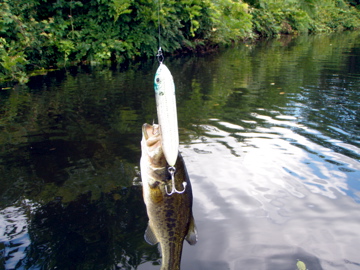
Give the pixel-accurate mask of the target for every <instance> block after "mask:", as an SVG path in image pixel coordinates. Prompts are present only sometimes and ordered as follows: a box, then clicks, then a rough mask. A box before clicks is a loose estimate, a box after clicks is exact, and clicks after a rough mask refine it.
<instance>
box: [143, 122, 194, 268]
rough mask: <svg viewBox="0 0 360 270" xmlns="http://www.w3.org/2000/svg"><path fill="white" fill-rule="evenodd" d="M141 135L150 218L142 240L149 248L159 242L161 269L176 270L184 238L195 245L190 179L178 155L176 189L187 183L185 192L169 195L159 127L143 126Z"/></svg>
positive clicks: (168, 179)
mask: <svg viewBox="0 0 360 270" xmlns="http://www.w3.org/2000/svg"><path fill="white" fill-rule="evenodd" d="M142 132H143V137H142V141H141V151H142V155H141V161H140V169H141V179H142V185H143V196H144V202H145V204H146V210H147V214H148V217H149V224H148V228H147V229H146V232H145V240H146V241H147V242H148V243H149V244H151V245H155V244H157V243H160V249H161V254H162V265H161V270H177V269H180V261H181V254H182V247H183V242H184V239H186V241H187V242H188V243H189V244H190V245H195V244H196V242H197V232H196V227H195V222H194V218H193V214H192V190H191V184H190V180H189V176H188V173H187V170H186V167H185V163H184V160H183V158H182V156H181V154H180V153H178V158H177V162H176V164H175V166H176V173H175V185H176V187H177V188H179V187H181V184H182V183H183V182H186V183H187V185H186V190H185V191H184V193H182V194H178V193H174V194H172V195H168V194H167V192H166V188H165V187H166V186H168V185H171V181H170V178H171V176H170V173H169V172H168V168H167V162H166V159H165V156H164V153H163V149H162V146H161V139H162V138H161V133H160V130H159V126H158V125H149V124H144V125H143V127H142Z"/></svg>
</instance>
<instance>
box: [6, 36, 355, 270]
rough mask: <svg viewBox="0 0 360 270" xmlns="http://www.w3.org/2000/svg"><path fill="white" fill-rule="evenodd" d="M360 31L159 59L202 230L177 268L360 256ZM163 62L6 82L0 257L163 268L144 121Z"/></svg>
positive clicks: (346, 260)
mask: <svg viewBox="0 0 360 270" xmlns="http://www.w3.org/2000/svg"><path fill="white" fill-rule="evenodd" d="M359 48H360V44H359V35H358V33H355V32H354V33H343V34H341V35H339V34H335V35H329V36H327V35H326V36H325V35H324V36H313V37H312V36H310V37H298V38H286V39H279V40H272V41H264V42H262V43H259V44H242V45H239V46H237V47H234V48H230V49H226V50H223V51H220V52H218V53H215V54H212V55H208V56H206V57H183V58H176V59H166V64H167V66H168V67H169V69H170V70H171V72H172V74H173V76H174V80H175V85H176V91H177V103H178V116H179V127H180V130H179V131H180V141H181V152H182V155H183V156H184V159H185V162H186V165H187V168H188V171H189V175H190V178H191V182H192V185H193V193H194V207H193V210H194V216H196V223H197V226H198V231H199V242H198V244H197V245H196V246H195V247H189V246H188V245H184V250H183V253H184V254H183V256H182V269H196V270H197V269H206V270H223V269H232V270H237V269H258V270H270V269H284V270H288V269H296V262H297V261H298V260H301V261H303V262H305V263H306V266H307V268H308V269H309V270H314V269H315V270H316V269H326V270H332V269H350V270H353V269H354V270H355V269H360V262H359V261H358V257H357V256H358V255H357V253H356V252H355V251H357V250H358V248H359V247H360V246H359V243H358V241H357V240H354V239H358V238H359V237H360V236H359V231H360V228H359V224H360V223H359V222H360V220H359V218H358V214H357V213H358V211H359V202H360V184H359V179H360V173H359V172H360V165H359V162H360V155H359V148H360V135H359V134H360V122H359V119H360V115H359V113H360V107H359V104H360V92H359V89H360V75H359V72H360V65H359V63H360V55H359V52H360V51H359ZM157 65H158V63H157V62H156V61H149V62H144V63H138V64H135V65H133V66H129V67H127V68H123V69H120V68H110V69H109V68H104V67H103V68H92V67H74V68H70V69H68V70H61V71H56V72H52V73H49V74H48V75H47V76H38V77H34V78H32V79H31V80H30V82H29V83H28V84H27V85H26V86H24V87H20V86H16V87H14V88H13V89H7V90H1V91H0V115H1V118H0V186H1V189H0V197H1V200H0V262H1V266H0V269H79V270H80V269H144V270H148V269H159V265H160V254H159V252H158V250H157V249H156V248H155V247H151V246H149V245H148V244H147V243H146V242H145V241H144V240H143V234H144V230H145V228H146V225H147V216H146V211H145V206H144V203H143V200H142V194H141V187H139V186H133V181H134V179H136V178H137V177H138V165H139V159H140V155H141V153H140V140H141V126H142V124H143V123H145V122H147V123H152V121H153V120H154V119H156V108H155V97H154V93H153V77H154V72H155V70H156V68H157Z"/></svg>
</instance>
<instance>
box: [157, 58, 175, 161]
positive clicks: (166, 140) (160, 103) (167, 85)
mask: <svg viewBox="0 0 360 270" xmlns="http://www.w3.org/2000/svg"><path fill="white" fill-rule="evenodd" d="M154 88H155V98H156V109H157V115H158V121H159V125H160V132H161V136H162V141H161V143H162V149H163V152H164V155H165V158H166V160H167V162H168V164H169V165H170V166H173V167H174V165H175V163H176V159H177V157H178V152H179V131H178V120H177V111H176V96H175V84H174V80H173V77H172V75H171V73H170V70H169V69H168V68H167V67H166V66H165V65H164V64H163V63H160V66H159V67H158V69H157V71H156V74H155V79H154Z"/></svg>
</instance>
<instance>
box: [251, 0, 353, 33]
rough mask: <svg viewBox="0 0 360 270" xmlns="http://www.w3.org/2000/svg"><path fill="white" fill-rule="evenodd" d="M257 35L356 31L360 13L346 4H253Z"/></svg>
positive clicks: (288, 0) (322, 0)
mask: <svg viewBox="0 0 360 270" xmlns="http://www.w3.org/2000/svg"><path fill="white" fill-rule="evenodd" d="M248 2H249V3H252V4H253V6H254V7H256V8H253V9H251V14H252V15H253V24H254V31H255V32H257V33H258V34H260V35H262V36H276V35H279V34H295V33H310V32H331V31H336V30H353V29H358V28H359V27H360V17H359V16H360V13H359V12H358V11H357V10H356V9H355V8H354V7H351V6H350V5H349V4H348V3H346V2H345V1H343V0H337V1H335V0H306V1H300V0H267V1H266V0H249V1H248Z"/></svg>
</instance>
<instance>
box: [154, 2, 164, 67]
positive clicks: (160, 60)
mask: <svg viewBox="0 0 360 270" xmlns="http://www.w3.org/2000/svg"><path fill="white" fill-rule="evenodd" d="M158 3H159V5H158V35H159V36H158V42H159V50H158V52H157V55H156V57H157V59H158V61H159V63H160V64H162V62H163V61H164V56H163V54H162V50H161V25H160V11H161V0H158Z"/></svg>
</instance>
